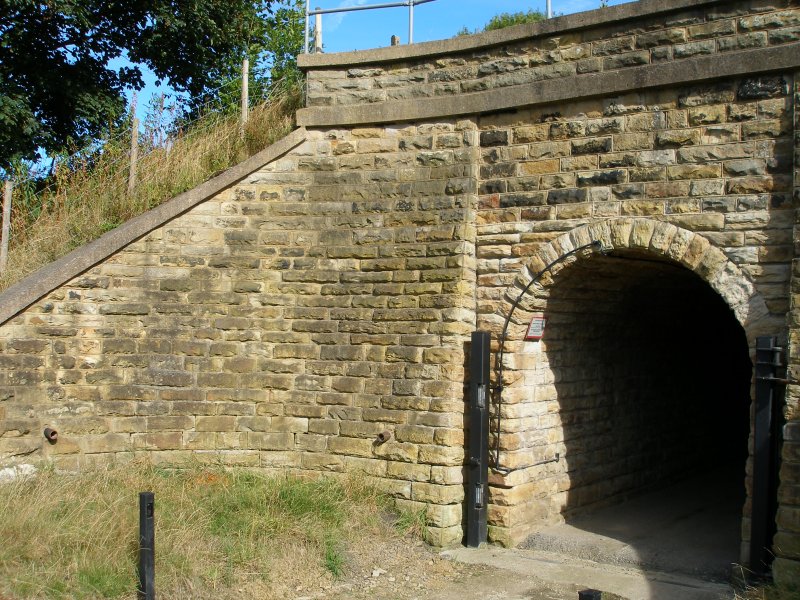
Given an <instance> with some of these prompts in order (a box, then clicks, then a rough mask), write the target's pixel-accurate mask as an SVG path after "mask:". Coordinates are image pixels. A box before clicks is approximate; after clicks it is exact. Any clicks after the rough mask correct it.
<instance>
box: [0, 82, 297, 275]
mask: <svg viewBox="0 0 800 600" xmlns="http://www.w3.org/2000/svg"><path fill="white" fill-rule="evenodd" d="M264 72H265V70H263V69H262V70H259V71H256V75H257V76H258V75H260V74H262V73H264ZM251 75H252V73H249V72H248V73H246V75H245V77H247V78H248V80H249V77H250V76H251ZM242 81H243V79H239V78H236V79H231V80H229V81H226V82H223V83H222V84H221V85H219V86H218V87H216V88H214V89H213V90H209V91H208V92H207V94H213V97H210V98H209V100H207V101H205V102H202V103H198V102H191V103H189V102H188V101H187V100H186V99H183V98H180V97H176V96H172V97H168V96H166V95H159V96H157V97H154V98H153V99H151V101H150V106H149V107H148V111H147V116H145V118H144V120H143V121H144V122H143V123H142V124H141V125H140V124H139V122H138V119H136V118H135V117H134V115H133V112H132V111H131V114H129V117H128V119H127V120H126V121H125V125H126V127H120V128H119V129H117V130H115V131H112V132H109V134H108V135H107V136H105V137H104V138H103V139H100V140H97V141H95V142H93V143H91V144H89V145H87V146H86V147H84V148H80V149H79V150H76V151H74V152H71V153H64V154H63V155H59V156H55V157H52V158H50V159H49V160H48V161H46V162H45V161H39V163H37V164H36V165H31V166H30V167H29V168H27V169H26V170H23V171H22V172H19V173H16V174H14V175H16V177H14V179H13V190H12V191H11V193H10V194H9V193H8V192H6V194H5V198H4V208H6V207H8V210H4V217H6V218H4V222H3V235H2V240H1V242H2V243H0V288H3V287H6V286H7V285H9V284H10V283H13V282H14V281H16V280H18V279H19V278H21V277H22V276H24V275H26V274H28V273H30V272H32V271H33V270H35V269H36V268H38V267H40V266H42V265H43V264H46V263H48V262H51V261H52V260H55V259H56V258H58V257H59V256H62V255H63V254H65V253H66V252H68V251H69V250H71V249H73V248H74V247H77V246H79V245H81V244H83V243H86V242H87V241H90V240H91V239H95V238H96V237H98V236H99V235H101V234H102V233H104V232H105V231H108V230H110V229H113V228H114V227H116V226H118V225H120V224H121V223H123V222H125V221H126V220H127V219H129V218H131V217H133V216H135V215H136V214H140V213H141V212H143V211H145V210H147V209H149V208H152V207H154V206H156V205H158V204H159V203H161V202H163V201H164V200H166V199H169V198H171V197H173V196H175V195H177V194H179V193H181V192H183V191H186V190H187V189H191V188H192V187H194V186H196V185H198V184H199V183H201V182H202V181H204V180H205V179H207V178H209V177H211V176H213V175H214V174H216V173H218V172H220V171H222V170H224V169H225V168H227V167H229V166H231V165H232V164H235V163H236V162H238V161H240V160H243V159H244V158H246V157H247V156H249V155H251V154H253V153H254V152H256V151H258V150H260V149H262V148H264V147H266V146H267V145H269V144H270V143H272V142H274V141H276V140H277V139H279V138H280V137H281V136H282V135H285V134H286V133H288V132H289V130H290V129H291V127H292V122H291V114H293V111H294V108H297V106H298V105H299V95H300V92H299V90H298V88H297V86H294V85H292V82H291V81H286V80H279V81H275V82H270V84H269V85H266V84H265V85H257V86H255V90H254V92H255V93H254V94H252V95H248V96H247V97H246V100H245V101H242V97H241V94H240V92H241V89H242ZM287 106H290V108H288V109H287ZM244 107H246V108H247V110H244V111H243V110H242V109H243V108H244ZM248 115H249V120H245V119H246V117H247V116H248ZM134 127H135V128H136V135H134V129H133V128H134ZM136 138H138V140H139V142H138V145H136V146H134V145H132V142H134V141H135V140H136ZM134 161H135V162H134ZM6 190H8V186H7V187H6ZM9 240H10V245H11V248H10V249H9V248H8V247H9ZM4 249H5V251H4ZM6 256H7V259H6ZM5 260H7V261H8V264H6V262H5Z"/></svg>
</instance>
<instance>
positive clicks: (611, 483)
mask: <svg viewBox="0 0 800 600" xmlns="http://www.w3.org/2000/svg"><path fill="white" fill-rule="evenodd" d="M538 296H539V297H538V298H537V299H536V300H535V301H534V304H538V305H543V306H544V311H545V314H546V317H547V327H546V329H545V332H544V337H543V339H542V342H541V344H540V345H539V346H540V347H539V348H538V349H537V351H538V352H539V355H538V357H537V361H536V362H537V364H538V365H539V366H538V367H537V370H538V372H539V374H540V375H541V374H542V373H546V374H547V375H546V376H545V377H544V378H542V377H539V381H538V382H537V383H535V384H534V385H533V386H532V388H533V389H532V391H533V394H534V395H535V396H536V397H537V398H538V397H541V398H547V397H548V391H547V390H549V391H550V393H549V397H550V400H549V401H548V402H546V408H544V409H543V410H544V411H545V412H544V414H543V416H542V417H540V419H539V423H540V425H541V424H544V426H545V428H548V427H549V430H548V431H547V432H546V437H547V439H548V440H549V441H550V442H551V445H552V449H553V450H555V451H557V452H559V453H560V455H561V456H562V457H563V458H562V460H561V461H560V462H559V463H556V464H555V465H548V467H547V472H546V473H544V474H542V477H543V478H544V479H545V480H547V479H549V480H550V485H546V486H544V487H545V488H546V489H548V490H549V492H548V494H549V497H548V498H547V501H548V504H549V506H548V508H547V510H546V512H547V513H548V515H547V516H548V519H549V520H551V521H552V520H553V515H554V513H557V515H558V518H563V519H565V520H566V521H567V523H568V524H570V525H572V526H573V529H575V530H577V531H584V532H586V531H589V532H593V533H597V534H600V535H602V536H604V537H611V538H614V539H617V540H619V541H620V542H622V543H623V544H624V545H626V546H627V548H628V552H631V553H633V554H634V555H635V556H632V557H630V558H631V559H632V562H636V563H637V564H641V565H645V566H652V567H657V568H665V569H670V570H682V571H690V572H696V573H702V574H707V575H713V576H720V577H721V576H724V575H727V574H729V569H730V564H731V563H733V562H737V561H738V559H739V556H740V542H741V524H742V511H743V506H744V503H745V463H746V460H747V452H748V445H747V442H748V435H749V431H750V382H751V373H752V364H751V361H750V356H749V351H748V342H747V338H746V335H745V332H744V329H743V328H742V326H741V325H740V323H739V321H738V320H737V319H736V316H735V315H734V313H733V311H732V310H731V309H730V307H729V306H728V305H727V304H726V303H725V301H724V300H723V299H722V298H721V297H720V296H719V295H718V294H717V293H716V292H715V291H714V290H713V289H712V288H711V287H710V286H709V285H708V283H706V282H705V281H703V280H702V279H701V278H700V277H699V276H698V275H696V274H695V273H694V272H692V271H690V270H689V269H687V268H685V267H683V266H681V265H680V264H677V263H675V262H672V261H670V260H668V259H664V258H661V257H659V256H657V255H654V254H652V253H648V252H646V251H643V250H640V251H635V250H630V249H622V250H616V251H614V252H613V253H612V254H610V255H608V256H598V255H594V256H592V257H591V258H588V259H583V260H578V261H576V262H575V263H574V264H572V265H570V266H569V267H567V268H564V269H563V270H562V271H560V272H559V273H558V274H556V275H555V276H554V277H553V279H552V282H551V283H550V284H549V285H547V286H546V287H544V288H541V289H540V291H539V295H538ZM534 379H536V376H534ZM540 433H541V432H540ZM701 523H702V527H703V529H704V532H705V533H708V535H704V536H695V535H694V533H697V531H696V528H697V527H698V526H699V524H701ZM653 528H655V529H656V530H657V531H654V530H653ZM643 530H649V531H650V535H653V536H656V538H657V539H654V540H650V541H648V540H645V539H644V538H645V537H646V535H647V534H646V533H645V531H643ZM693 530H694V531H693ZM712 532H713V535H712ZM576 535H577V534H576ZM682 535H683V536H684V537H681V536H682ZM686 536H688V537H690V538H693V539H695V543H694V544H689V545H687V537H686ZM578 537H579V536H578ZM547 541H548V534H547V531H546V530H542V531H540V533H538V534H535V535H534V536H533V537H532V538H531V539H529V540H528V542H527V545H529V546H530V545H533V546H537V545H538V547H543V548H544V549H547ZM563 542H564V540H563V539H562V540H560V541H559V542H558V543H561V544H563ZM576 543H578V542H576ZM542 544H544V546H542ZM653 544H655V546H652V545H653ZM670 545H674V546H675V548H674V550H673V552H672V553H670V552H669V547H670ZM573 551H576V552H579V551H580V549H579V548H575V549H573ZM596 551H597V548H595V547H592V548H589V549H588V550H587V552H588V556H587V558H592V553H593V552H596ZM665 556H667V557H670V556H671V558H668V559H669V560H674V561H677V562H676V563H675V564H663V563H659V560H662V559H663V558H664V557H665Z"/></svg>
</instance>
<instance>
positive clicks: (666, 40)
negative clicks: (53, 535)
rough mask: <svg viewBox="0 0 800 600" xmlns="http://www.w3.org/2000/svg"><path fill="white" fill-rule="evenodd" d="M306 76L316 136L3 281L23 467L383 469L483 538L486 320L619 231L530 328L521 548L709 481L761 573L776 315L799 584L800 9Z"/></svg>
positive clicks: (522, 355)
mask: <svg viewBox="0 0 800 600" xmlns="http://www.w3.org/2000/svg"><path fill="white" fill-rule="evenodd" d="M301 66H302V68H303V69H304V70H305V71H306V73H307V76H308V80H307V82H308V83H307V85H308V88H307V103H306V107H305V108H303V109H301V110H300V111H299V112H298V115H297V120H298V125H299V127H298V129H297V130H296V131H295V132H294V133H292V134H290V135H289V136H288V137H287V138H285V139H284V140H282V141H281V142H279V143H277V144H275V145H274V146H272V147H270V148H267V149H266V150H264V151H263V152H262V153H260V154H258V155H256V156H254V157H253V158H251V159H249V160H248V161H246V162H245V163H242V164H241V165H239V166H237V167H235V168H233V169H231V170H229V171H227V172H225V173H223V174H222V175H220V176H219V177H217V178H215V179H213V180H211V181H209V182H207V183H205V184H203V185H201V186H200V187H198V188H196V189H195V190H192V191H190V192H188V193H186V194H183V195H181V196H179V197H177V198H175V199H174V200H172V201H170V202H168V203H166V204H165V205H162V206H161V207H159V208H157V209H155V210H153V211H151V212H149V213H147V214H145V215H143V216H141V217H138V218H136V219H134V220H132V221H131V222H129V223H127V224H126V225H124V226H122V227H120V228H119V229H117V230H115V231H113V232H110V233H109V234H107V235H106V236H105V237H103V238H102V239H100V240H98V241H97V242H95V243H92V244H90V245H88V246H87V247H85V248H82V249H79V250H77V251H76V252H74V253H73V254H71V255H69V256H67V257H65V258H64V259H62V260H60V261H58V262H57V263H55V264H53V265H51V266H49V267H47V268H45V269H43V270H42V271H40V272H39V273H37V274H35V275H33V276H32V277H30V278H28V279H27V280H25V281H23V282H21V283H20V284H18V285H17V286H15V287H14V288H12V289H10V290H8V291H6V292H5V293H4V294H2V296H0V297H1V298H2V302H0V323H2V325H0V466H2V467H7V468H9V469H13V468H14V467H15V466H19V465H21V464H25V463H35V462H37V461H41V460H49V461H52V462H54V463H55V464H56V465H57V466H58V467H61V468H64V469H76V468H81V467H83V466H85V465H91V464H95V463H97V462H104V461H110V460H113V459H114V458H115V457H120V456H124V457H130V456H140V455H141V456H150V457H151V458H152V460H154V461H165V462H179V461H180V460H182V459H184V458H186V457H188V456H190V455H193V456H195V457H197V456H199V457H201V458H207V459H208V460H211V461H221V462H222V463H224V464H230V465H246V466H252V467H260V468H262V469H275V470H284V469H290V470H297V471H308V472H323V473H330V472H334V473H338V472H344V471H349V470H363V471H365V472H366V473H368V474H369V475H370V476H372V477H374V478H375V480H376V481H377V482H379V483H380V484H381V485H382V486H384V487H385V488H386V489H387V490H389V491H390V492H391V493H392V494H394V495H395V496H396V497H397V498H398V499H399V501H401V502H403V503H405V504H407V505H408V506H411V507H418V508H419V507H427V520H428V525H429V527H430V534H431V539H432V541H433V542H434V543H436V544H440V545H449V544H453V543H458V542H460V541H461V539H462V535H463V519H464V510H463V502H464V483H465V482H464V470H463V469H464V462H465V450H464V440H465V435H464V432H465V429H466V428H467V427H468V423H467V422H466V419H465V413H466V411H465V393H464V388H465V383H466V377H467V374H466V373H465V364H466V362H467V356H466V355H467V353H468V352H469V340H470V334H471V332H472V331H474V330H476V329H483V330H488V331H490V332H492V334H493V335H494V339H495V346H496V344H497V342H496V340H497V335H498V334H499V332H500V330H501V328H502V325H503V322H504V319H505V318H506V316H507V315H508V313H509V311H510V309H511V308H510V307H511V303H512V301H513V300H514V299H515V298H516V297H517V295H518V294H519V291H520V290H521V289H522V288H523V287H524V286H526V285H527V284H528V283H529V282H530V279H531V277H532V276H533V274H534V273H536V272H538V271H539V270H540V269H541V267H542V266H543V265H544V264H547V263H549V262H551V261H552V260H554V259H556V258H558V257H559V256H563V255H564V254H566V253H568V252H569V251H571V250H573V249H574V248H576V247H578V246H581V245H583V244H586V243H590V242H592V241H595V240H599V241H602V243H603V246H604V249H605V252H604V253H598V252H591V251H586V252H582V253H577V254H576V255H574V256H572V257H571V258H570V259H568V260H565V261H563V262H562V263H560V264H559V266H558V268H556V269H553V270H552V271H551V272H549V273H547V274H546V275H545V276H544V277H543V278H542V279H541V281H538V282H537V283H536V284H535V285H533V286H532V287H531V289H530V293H529V294H527V295H526V296H525V297H524V298H523V299H522V302H521V305H520V310H519V311H517V312H516V313H515V315H514V319H512V323H511V327H510V330H509V331H510V333H509V336H508V338H507V341H506V344H505V355H504V378H505V379H506V381H505V382H504V384H505V389H504V396H503V404H502V408H501V414H500V420H499V425H498V426H496V427H495V429H494V430H493V431H492V433H491V435H490V439H491V444H492V445H493V447H494V448H496V449H497V451H498V459H499V461H500V462H501V463H502V465H504V466H505V467H506V469H508V470H507V471H503V472H493V473H492V474H491V475H490V498H489V500H490V504H489V535H490V539H491V540H494V541H497V542H500V543H503V544H509V545H513V544H516V543H518V542H519V541H520V540H522V539H523V538H524V537H525V536H526V535H528V534H529V533H531V532H533V531H535V530H536V529H537V527H540V526H542V525H543V524H549V523H554V522H558V521H560V520H563V519H565V518H569V516H570V515H572V514H575V513H577V512H579V511H580V510H581V509H584V508H587V507H592V506H597V505H600V504H603V503H607V502H609V501H614V500H615V499H617V498H622V497H626V496H628V495H630V494H632V493H634V492H636V491H637V490H641V489H650V488H653V487H654V486H658V485H665V484H666V483H668V482H671V481H674V480H676V479H677V478H679V477H681V476H684V475H688V474H692V473H695V474H696V473H700V474H702V473H704V472H706V471H708V470H710V471H711V472H713V473H716V474H722V473H729V475H726V477H728V478H727V479H726V480H725V483H724V485H725V486H730V487H724V490H726V491H724V492H720V493H725V494H728V493H730V494H732V495H733V496H735V497H736V498H739V499H738V500H737V502H738V504H737V512H738V514H739V515H740V516H741V519H740V525H737V528H738V529H740V535H738V536H737V537H738V540H739V542H740V543H741V553H740V558H741V560H742V561H743V562H745V563H747V562H748V561H749V556H748V548H749V545H748V542H749V539H750V532H751V525H752V521H751V515H752V502H751V501H750V499H751V497H752V494H753V472H754V461H753V459H752V457H751V456H750V454H751V452H752V444H748V440H749V439H751V437H752V430H753V425H752V422H751V421H752V415H753V410H752V408H751V406H752V397H753V392H752V389H753V386H754V382H755V379H754V377H753V357H754V351H755V343H756V338H757V337H758V336H763V335H769V336H776V337H777V338H778V340H779V344H780V345H781V346H783V347H788V356H787V360H788V364H789V369H788V385H787V386H786V387H785V393H784V391H783V388H782V387H781V388H780V392H779V394H778V400H779V402H778V406H777V410H778V411H779V412H780V416H781V417H782V419H783V420H782V421H779V422H778V425H779V427H776V432H779V433H780V438H781V439H780V445H779V453H778V456H779V457H780V460H781V462H780V471H779V486H778V487H777V488H774V487H773V488H771V491H770V494H771V496H770V498H771V500H772V502H773V503H774V504H775V509H776V510H775V512H774V513H770V514H771V515H774V516H770V518H769V523H767V524H766V526H767V528H768V529H770V528H774V530H775V537H774V542H773V544H772V548H773V550H774V552H775V555H776V558H775V562H774V572H775V575H776V576H777V577H778V578H779V579H781V580H783V581H791V580H795V581H797V580H798V579H800V412H798V411H800V407H799V406H798V397H800V388H799V387H798V385H797V382H796V381H797V380H796V373H797V368H798V365H799V364H800V350H799V349H798V334H799V333H800V329H798V322H800V314H798V312H797V311H798V307H797V304H798V292H800V288H799V287H798V279H797V269H796V267H795V264H796V253H797V247H798V245H797V234H796V232H795V227H796V209H797V202H798V200H800V194H798V181H800V179H798V176H800V173H798V170H797V164H798V163H797V158H798V152H799V150H800V149H799V148H798V140H800V131H799V130H798V124H799V123H798V121H797V117H796V112H797V109H796V107H797V103H798V100H800V4H798V2H797V1H796V0H748V1H743V0H725V1H722V0H671V1H669V2H665V1H661V0H641V1H640V2H635V3H630V4H623V5H619V6H615V7H611V8H605V9H601V10H597V11H592V12H588V13H582V14H577V15H569V16H565V17H559V18H556V19H553V20H551V21H547V22H544V23H538V24H533V25H524V26H518V27H514V28H509V29H506V30H501V31H494V32H489V33H484V34H479V35H475V36H464V37H458V38H454V39H451V40H445V41H441V42H432V43H424V44H417V45H413V46H410V47H391V48H383V49H379V50H374V51H366V52H354V53H348V54H341V55H339V54H337V55H308V56H303V57H302V58H301ZM537 312H542V313H544V315H545V317H546V318H547V324H546V327H545V329H544V334H543V338H542V339H541V340H540V341H528V342H526V341H525V340H524V337H525V329H526V326H527V324H528V321H529V320H530V318H531V316H532V314H534V313H537ZM493 423H497V421H496V420H494V419H493ZM46 426H47V427H54V428H56V429H57V430H58V431H59V432H60V436H59V441H58V442H57V443H56V444H52V445H51V444H49V443H47V442H46V441H45V440H44V438H43V436H42V430H43V428H44V427H46ZM385 431H388V432H390V433H391V439H390V440H389V441H388V442H386V443H383V444H376V443H375V438H376V435H377V434H380V433H382V432H385ZM555 456H558V457H559V458H558V460H557V461H556V460H551V459H552V458H553V457H555ZM720 489H721V490H722V489H723V488H720ZM727 490H730V492H728V491H727Z"/></svg>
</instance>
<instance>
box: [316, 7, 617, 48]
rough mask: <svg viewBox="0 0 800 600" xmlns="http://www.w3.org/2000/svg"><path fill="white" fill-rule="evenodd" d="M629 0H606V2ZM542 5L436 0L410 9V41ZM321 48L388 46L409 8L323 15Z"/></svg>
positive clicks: (559, 10) (562, 10) (557, 10)
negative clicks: (412, 27) (412, 22)
mask: <svg viewBox="0 0 800 600" xmlns="http://www.w3.org/2000/svg"><path fill="white" fill-rule="evenodd" d="M390 1H396V0H311V7H312V9H313V8H316V7H319V8H322V9H329V8H338V7H342V6H366V5H369V4H383V3H386V2H390ZM624 1H630V0H610V1H609V2H608V4H609V5H614V4H622V3H623V2H624ZM552 6H553V13H554V14H555V15H558V14H570V13H575V12H582V11H586V10H593V9H595V8H598V7H599V6H600V0H552ZM528 10H540V11H542V12H545V0H436V1H435V2H429V3H427V4H421V5H419V6H417V7H416V8H415V9H414V41H415V42H427V41H430V40H440V39H444V38H449V37H452V36H454V35H455V34H456V32H458V31H459V30H460V29H462V28H463V27H467V28H468V29H469V30H470V31H472V30H475V29H481V28H483V26H484V25H485V24H486V23H487V22H488V21H489V19H491V18H492V17H493V16H494V15H496V14H498V13H503V12H518V11H528ZM322 33H323V42H324V45H325V52H346V51H349V50H364V49H367V48H378V47H381V46H388V45H389V40H390V38H391V37H392V35H393V34H394V35H398V36H399V37H400V41H401V43H403V44H405V43H406V42H407V41H408V8H407V7H400V8H385V9H376V10H365V11H356V12H351V13H340V14H336V15H323V16H322Z"/></svg>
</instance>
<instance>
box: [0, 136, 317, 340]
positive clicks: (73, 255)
mask: <svg viewBox="0 0 800 600" xmlns="http://www.w3.org/2000/svg"><path fill="white" fill-rule="evenodd" d="M306 138H307V133H306V130H305V129H304V128H302V127H301V128H299V129H296V130H295V131H293V132H292V133H290V134H289V135H287V136H286V137H284V138H283V139H281V140H280V141H278V142H275V143H274V144H271V145H270V146H269V147H267V148H265V149H264V150H261V151H260V152H258V153H257V154H254V155H253V156H251V157H250V158H248V159H246V160H244V161H242V162H240V163H239V164H238V165H235V166H233V167H231V168H229V169H226V170H225V171H223V172H222V173H220V174H219V175H217V176H216V177H213V178H211V179H209V180H208V181H206V182H204V183H201V184H200V185H198V186H197V187H195V188H193V189H191V190H189V191H187V192H184V193H182V194H179V195H177V196H175V197H174V198H172V199H171V200H168V201H167V202H164V203H163V204H161V205H159V206H157V207H156V208H153V209H152V210H149V211H147V212H145V213H142V214H141V215H139V216H137V217H134V218H133V219H131V220H129V221H127V222H126V223H123V224H122V225H120V226H119V227H117V228H116V229H114V230H112V231H109V232H108V233H106V234H104V235H103V236H101V237H100V238H98V239H96V240H94V241H93V242H90V243H88V244H86V245H85V246H82V247H80V248H78V249H76V250H73V251H72V252H70V253H69V254H67V255H66V256H63V257H62V258H60V259H58V260H56V261H54V262H52V263H50V264H49V265H46V266H44V267H42V268H41V269H39V270H38V271H36V272H34V273H33V274H31V275H29V276H28V277H26V278H25V279H23V280H22V281H20V282H19V283H17V284H15V285H13V286H11V287H10V288H8V289H7V290H5V291H4V292H3V293H0V325H2V324H4V323H5V322H6V321H8V320H9V319H12V318H13V317H15V316H16V315H17V314H19V313H20V312H22V311H23V310H25V309H26V308H27V307H29V306H30V305H31V304H34V303H35V302H37V301H38V300H40V299H41V298H42V297H44V296H45V295H47V294H49V293H50V292H52V291H53V290H55V289H57V288H58V287H60V286H62V285H64V284H65V283H66V282H68V281H69V280H70V279H72V278H74V277H77V276H78V275H80V274H81V273H83V272H85V271H87V270H88V269H90V268H92V267H93V266H95V265H96V264H97V263H99V262H101V261H102V260H104V259H106V258H108V257H109V256H111V255H113V254H114V253H115V252H118V251H119V250H121V249H122V248H124V247H125V246H127V245H128V244H131V243H133V242H135V241H137V240H138V239H140V238H142V237H144V236H145V235H147V234H148V233H150V232H151V231H153V230H155V229H158V228H159V227H161V226H162V225H164V224H166V223H167V222H169V221H171V220H172V219H174V218H176V217H178V216H180V215H182V214H183V213H185V212H186V211H188V210H190V209H192V208H194V207H195V206H197V205H198V204H200V203H201V202H203V201H205V200H208V199H209V198H211V197H213V196H215V195H217V194H218V193H219V192H221V191H223V190H225V189H226V188H229V187H230V186H232V185H235V184H236V183H237V182H239V181H241V180H242V179H244V178H245V177H247V176H248V175H250V174H251V173H252V172H253V171H256V170H258V169H260V168H261V167H263V166H264V165H266V164H268V163H270V162H272V161H274V160H275V159H277V158H279V157H280V156H282V155H284V154H286V153H287V152H289V151H290V150H292V149H293V148H295V147H296V146H298V145H300V144H301V143H303V142H304V141H305V140H306Z"/></svg>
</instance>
